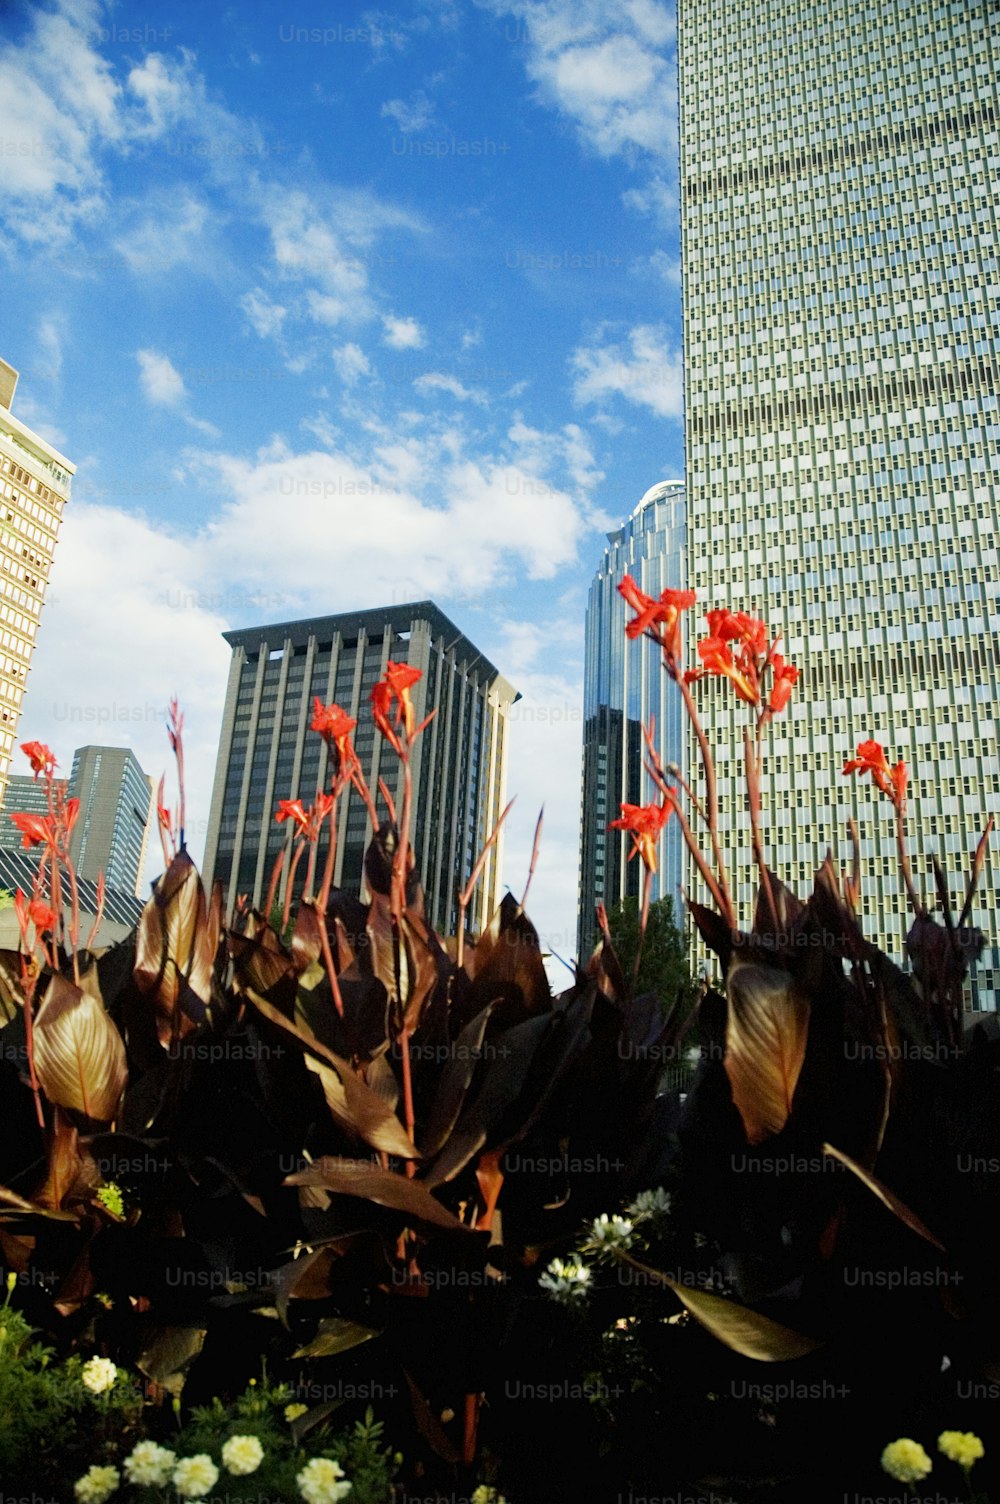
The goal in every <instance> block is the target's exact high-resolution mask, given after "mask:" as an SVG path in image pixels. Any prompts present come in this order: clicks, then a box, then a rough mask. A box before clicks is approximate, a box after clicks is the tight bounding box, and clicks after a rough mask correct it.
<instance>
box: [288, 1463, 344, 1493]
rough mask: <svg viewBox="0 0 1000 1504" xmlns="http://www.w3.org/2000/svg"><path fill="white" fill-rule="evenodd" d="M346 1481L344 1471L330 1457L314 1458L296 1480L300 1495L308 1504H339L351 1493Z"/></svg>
mask: <svg viewBox="0 0 1000 1504" xmlns="http://www.w3.org/2000/svg"><path fill="white" fill-rule="evenodd" d="M342 1480H344V1469H343V1468H342V1467H341V1466H340V1463H339V1462H334V1461H332V1459H331V1458H329V1457H314V1458H313V1459H312V1461H311V1462H307V1463H306V1465H305V1467H304V1468H303V1469H302V1471H301V1473H299V1475H298V1477H297V1478H296V1480H295V1481H296V1483H297V1484H298V1488H299V1493H300V1494H301V1495H302V1497H303V1499H305V1501H306V1504H337V1501H338V1499H343V1498H344V1497H345V1496H346V1495H347V1494H349V1493H350V1491H351V1485H350V1484H349V1483H348V1482H346V1481H342Z"/></svg>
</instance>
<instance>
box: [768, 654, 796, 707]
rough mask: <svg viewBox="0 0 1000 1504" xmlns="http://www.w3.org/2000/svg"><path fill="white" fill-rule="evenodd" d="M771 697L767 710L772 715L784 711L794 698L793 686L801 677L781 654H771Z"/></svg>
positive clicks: (792, 664) (793, 665)
mask: <svg viewBox="0 0 1000 1504" xmlns="http://www.w3.org/2000/svg"><path fill="white" fill-rule="evenodd" d="M771 673H772V676H773V677H772V680H771V696H770V699H769V700H768V702H767V708H768V710H769V711H770V712H771V714H772V715H778V714H779V712H780V711H782V710H784V708H785V706H786V705H787V704H788V702H789V700H790V699H791V696H792V686H793V685H794V683H795V681H796V679H797V678H798V677H799V671H798V669H797V668H796V667H795V664H794V663H786V662H785V660H784V658H782V656H781V654H780V653H772V654H771Z"/></svg>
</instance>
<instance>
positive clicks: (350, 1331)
mask: <svg viewBox="0 0 1000 1504" xmlns="http://www.w3.org/2000/svg"><path fill="white" fill-rule="evenodd" d="M379 1336H381V1332H379V1331H378V1330H377V1329H376V1328H375V1327H372V1326H361V1325H359V1323H358V1322H356V1321H347V1320H346V1319H345V1318H344V1317H343V1316H324V1318H323V1320H322V1321H321V1322H320V1324H319V1329H318V1330H317V1332H316V1335H315V1337H313V1339H312V1341H311V1342H307V1343H306V1344H305V1346H304V1347H300V1348H298V1349H297V1350H296V1351H295V1352H294V1353H293V1354H292V1357H293V1358H332V1357H333V1356H334V1354H335V1353H346V1352H348V1351H349V1350H350V1348H352V1347H360V1345H361V1343H362V1342H370V1341H371V1339H372V1338H373V1337H379Z"/></svg>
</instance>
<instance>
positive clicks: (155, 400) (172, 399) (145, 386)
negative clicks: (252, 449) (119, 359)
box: [135, 350, 219, 439]
mask: <svg viewBox="0 0 1000 1504" xmlns="http://www.w3.org/2000/svg"><path fill="white" fill-rule="evenodd" d="M135 358H136V360H137V361H138V362H139V382H140V385H141V386H142V390H143V394H144V395H145V397H146V399H147V401H148V402H150V403H151V404H152V406H153V407H168V408H170V409H172V410H173V411H174V412H176V413H178V414H179V416H180V417H181V418H182V419H183V420H184V422H185V423H187V424H188V426H189V427H190V428H194V429H196V430H197V432H198V433H203V434H206V435H207V436H208V437H209V438H213V439H217V438H218V437H219V430H218V429H217V428H216V426H215V424H214V423H209V422H207V421H206V420H205V419H204V418H196V417H195V416H194V415H193V414H192V413H190V412H188V411H186V405H187V400H188V392H187V387H186V386H185V385H184V378H183V376H182V375H181V373H180V371H178V369H177V367H176V366H175V365H174V364H173V362H172V361H171V360H170V358H169V357H168V356H166V355H161V354H160V353H159V351H157V350H137V351H136V357H135Z"/></svg>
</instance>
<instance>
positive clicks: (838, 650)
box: [678, 0, 1000, 1007]
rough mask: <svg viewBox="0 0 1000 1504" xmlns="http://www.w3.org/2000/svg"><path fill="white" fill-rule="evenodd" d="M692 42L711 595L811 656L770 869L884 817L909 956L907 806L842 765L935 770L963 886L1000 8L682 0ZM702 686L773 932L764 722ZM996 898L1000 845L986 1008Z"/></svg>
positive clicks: (770, 800) (991, 706)
mask: <svg viewBox="0 0 1000 1504" xmlns="http://www.w3.org/2000/svg"><path fill="white" fill-rule="evenodd" d="M678 50H679V67H680V125H681V131H680V139H681V219H682V237H683V282H684V341H685V410H686V413H685V417H686V445H687V474H688V491H689V495H688V551H689V568H690V577H691V578H690V583H691V585H692V586H694V587H695V588H697V590H698V594H699V609H700V608H701V605H702V603H704V604H705V605H726V604H729V605H732V606H734V607H743V608H746V609H750V610H753V611H755V612H757V613H758V614H760V615H762V616H764V617H765V618H766V620H767V621H768V622H769V623H770V625H771V626H772V628H775V629H776V628H780V627H784V628H785V630H786V633H787V648H786V652H787V654H788V656H789V657H790V658H791V659H792V660H793V661H794V662H796V663H798V664H799V665H800V667H801V670H802V677H801V679H800V681H799V683H798V685H797V686H796V689H795V693H794V695H793V697H792V702H791V705H790V707H789V709H788V711H786V712H785V714H784V715H783V716H781V717H779V718H778V719H777V720H776V721H775V722H774V724H773V726H772V727H771V728H770V731H769V734H768V741H769V744H770V746H769V753H768V761H767V766H768V769H769V771H768V773H767V777H766V783H765V791H764V798H765V805H766V809H765V819H766V822H767V845H768V852H769V856H770V858H771V863H772V865H773V866H774V867H775V869H776V870H777V871H778V873H780V875H781V876H782V877H784V878H787V879H788V880H789V881H790V882H791V883H792V884H793V886H795V887H796V888H797V889H798V890H799V891H800V892H807V891H808V889H809V887H810V884H811V880H812V877H813V874H814V872H815V869H816V867H817V866H818V864H819V862H820V861H821V860H822V857H823V855H824V852H825V850H826V847H827V844H828V843H830V844H833V845H835V846H837V847H839V849H840V851H841V852H843V851H844V849H845V845H846V823H847V819H848V816H849V814H850V812H851V811H852V810H854V809H855V808H857V809H858V812H859V816H860V823H861V830H862V836H863V846H862V855H863V887H862V893H863V897H862V909H863V915H864V924H865V928H866V930H867V932H868V933H869V935H870V936H871V937H872V938H875V939H878V940H879V941H880V942H881V943H882V944H883V945H884V946H886V948H887V949H888V950H889V951H890V953H891V954H894V955H895V956H896V957H897V958H898V957H899V956H900V955H901V953H902V942H903V936H904V934H905V931H906V928H907V926H908V919H907V914H906V907H905V899H904V897H903V895H902V890H901V884H900V882H899V878H898V875H897V869H896V861H895V855H894V846H893V840H892V821H891V811H890V808H889V805H888V803H887V801H884V800H879V799H877V797H876V796H875V795H874V794H873V793H871V794H870V792H869V789H868V787H867V786H865V787H864V788H860V787H857V786H854V783H853V780H852V781H850V782H849V781H848V780H846V779H845V778H843V777H842V775H841V769H842V766H843V761H844V758H845V757H846V756H851V755H853V751H854V747H855V745H856V743H857V742H858V741H860V740H862V739H863V738H867V737H873V738H875V739H876V740H878V741H881V742H882V743H883V744H884V745H885V746H886V748H887V751H888V755H889V757H890V758H891V759H892V760H893V761H895V760H896V759H897V758H900V757H903V758H906V759H907V761H908V762H909V763H910V765H911V769H912V770H913V773H914V775H915V776H914V778H913V782H912V785H911V789H912V800H911V811H912V814H911V829H912V849H913V850H914V852H915V853H916V854H917V855H918V856H919V861H918V863H917V870H918V881H919V882H920V883H921V885H922V887H923V888H924V890H925V892H926V893H927V895H928V897H929V898H930V897H931V896H932V895H933V879H932V877H931V875H930V872H929V867H928V863H927V861H926V858H927V857H929V855H930V854H931V853H933V852H937V853H938V854H939V855H940V857H941V859H942V861H943V862H944V863H945V865H946V867H947V869H948V871H949V873H950V875H951V886H952V890H953V892H955V891H957V890H958V888H959V886H960V883H961V874H962V873H963V872H964V871H965V870H966V867H967V863H966V853H967V852H968V851H969V849H970V845H971V844H972V843H973V842H974V841H975V839H976V838H977V836H978V834H979V831H980V830H981V828H982V826H983V824H984V822H985V819H986V817H987V815H988V814H989V812H990V811H991V810H995V809H996V808H997V804H998V794H1000V769H998V762H997V738H996V729H995V728H996V723H995V719H994V717H995V715H996V713H997V712H996V701H997V694H998V679H1000V674H998V669H1000V645H998V637H997V631H998V628H1000V605H998V601H997V596H998V588H1000V585H998V580H1000V574H998V561H997V547H998V542H1000V486H998V482H1000V475H998V466H1000V459H998V452H1000V412H998V405H997V404H998V385H1000V276H998V260H997V257H998V229H1000V226H998V217H1000V195H998V192H997V176H996V166H997V162H998V161H1000V133H998V119H997V117H998V112H1000V97H998V85H997V80H998V77H1000V9H998V6H997V3H996V0H893V3H891V4H886V3H875V0H837V3H836V4H832V5H831V4H827V3H820V0H766V3H761V0H680V3H679V31H678ZM699 688H700V691H701V692H702V697H703V699H704V700H705V702H706V704H707V707H708V709H707V715H708V719H709V720H710V722H711V725H712V728H713V735H714V738H715V739H716V740H717V741H720V742H721V750H720V755H719V771H720V775H721V782H720V790H721V796H722V825H723V834H724V840H725V845H726V847H727V849H729V852H730V858H731V861H732V866H733V875H734V877H738V878H739V879H740V881H739V883H738V888H739V894H740V898H741V918H742V919H743V921H744V922H747V921H748V919H749V917H750V908H749V903H750V887H751V880H750V852H749V839H748V833H747V829H746V820H745V816H744V808H745V802H744V793H743V782H742V749H741V745H740V740H739V735H740V733H739V727H740V725H741V723H742V716H741V715H740V713H739V708H738V707H736V706H735V705H734V702H733V700H732V698H731V697H730V695H729V694H728V693H727V690H728V685H726V684H725V683H724V682H721V681H720V682H716V683H714V684H709V683H705V684H703V685H701V686H699ZM742 708H743V709H745V708H746V707H742ZM737 837H738V838H739V846H738V852H737V851H734V849H733V848H734V847H735V846H736V838H737ZM998 889H1000V856H998V854H997V853H994V854H993V856H992V857H991V861H990V865H989V866H988V868H987V872H986V878H985V882H984V885H983V889H982V891H981V894H980V898H979V902H978V905H977V910H976V916H975V917H976V920H977V922H979V923H980V924H981V926H982V927H983V928H984V929H985V930H986V932H987V935H988V936H989V938H990V939H991V941H992V942H993V945H992V949H991V950H990V951H988V952H987V953H986V955H985V956H984V963H983V965H982V966H981V967H980V970H979V972H978V973H977V980H976V981H975V983H974V993H973V997H974V1000H975V1002H976V1005H977V1006H979V1007H994V1006H995V1005H996V1004H995V997H996V987H997V983H998V981H1000V951H998V950H997V948H996V940H997V921H998V915H997V898H998Z"/></svg>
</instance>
